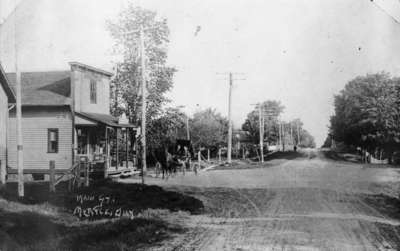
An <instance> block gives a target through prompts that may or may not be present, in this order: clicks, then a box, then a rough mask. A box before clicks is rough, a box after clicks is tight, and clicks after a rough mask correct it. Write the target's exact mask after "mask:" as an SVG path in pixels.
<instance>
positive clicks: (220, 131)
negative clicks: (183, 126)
mask: <svg viewBox="0 0 400 251" xmlns="http://www.w3.org/2000/svg"><path fill="white" fill-rule="evenodd" d="M228 126H229V122H228V120H227V118H225V117H223V116H222V115H221V114H220V113H218V112H216V110H215V109H211V108H208V109H205V110H203V111H198V112H196V113H195V114H194V115H193V119H192V120H191V121H190V134H191V139H192V143H193V146H194V147H195V148H199V147H206V148H215V147H216V146H219V145H226V140H227V135H228Z"/></svg>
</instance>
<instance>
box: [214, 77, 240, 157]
mask: <svg viewBox="0 0 400 251" xmlns="http://www.w3.org/2000/svg"><path fill="white" fill-rule="evenodd" d="M217 74H223V75H226V73H217ZM228 74H229V98H228V123H229V125H228V126H229V128H228V153H227V155H228V156H227V161H228V163H229V164H230V163H232V87H233V80H234V79H233V74H242V73H233V72H229V73H228ZM235 80H244V79H235Z"/></svg>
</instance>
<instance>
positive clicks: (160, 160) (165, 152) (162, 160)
mask: <svg viewBox="0 0 400 251" xmlns="http://www.w3.org/2000/svg"><path fill="white" fill-rule="evenodd" d="M153 154H154V158H155V160H156V168H155V171H156V176H158V175H159V174H160V173H162V178H164V177H168V176H170V175H173V174H176V173H177V172H178V171H181V172H182V173H183V174H185V172H186V171H187V170H188V169H190V163H191V159H192V156H193V148H192V145H191V142H190V140H183V139H179V140H177V141H176V143H175V144H174V145H172V146H169V147H168V146H164V147H162V148H160V149H157V150H155V151H154V153H153Z"/></svg>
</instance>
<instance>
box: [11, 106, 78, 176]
mask: <svg viewBox="0 0 400 251" xmlns="http://www.w3.org/2000/svg"><path fill="white" fill-rule="evenodd" d="M9 116H10V119H9V128H10V130H9V134H8V144H9V148H10V149H17V148H16V142H17V139H16V119H15V112H14V111H13V112H12V113H10V115H9ZM49 128H58V140H59V141H58V153H47V129H49ZM22 132H23V146H24V148H23V150H24V151H23V156H24V168H26V169H28V168H34V169H40V168H43V169H47V168H49V161H50V160H54V161H55V163H56V168H69V167H70V166H71V162H72V152H71V146H72V136H71V134H72V121H71V113H70V112H69V110H68V109H67V108H61V107H60V108H50V107H49V108H43V107H41V108H39V107H38V108H23V111H22ZM8 158H9V161H8V165H9V166H10V167H12V168H17V162H16V160H17V151H9V154H8Z"/></svg>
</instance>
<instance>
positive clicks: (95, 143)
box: [8, 62, 134, 173]
mask: <svg viewBox="0 0 400 251" xmlns="http://www.w3.org/2000/svg"><path fill="white" fill-rule="evenodd" d="M70 67H71V68H70V70H69V71H49V72H24V73H22V75H21V82H22V83H21V84H22V132H23V150H24V151H23V156H24V157H23V159H24V169H25V170H29V169H34V170H38V173H39V172H40V170H42V169H48V168H49V162H50V161H55V168H56V170H57V169H60V170H66V169H68V168H70V167H71V166H72V165H73V164H74V163H75V162H76V161H77V159H78V158H79V157H81V158H83V157H84V158H85V159H86V160H87V161H90V162H92V163H95V164H100V165H104V166H105V167H106V168H110V167H111V166H114V167H113V169H117V168H118V166H119V165H122V164H123V166H124V167H132V165H133V164H132V156H128V155H130V151H129V150H130V149H132V146H133V139H134V137H133V136H132V135H134V133H132V132H133V130H131V128H134V126H133V125H130V124H121V123H119V121H118V118H115V117H113V116H111V115H110V77H111V76H112V73H110V72H107V71H104V70H101V69H98V68H94V67H91V66H88V65H84V64H81V63H77V62H72V63H70ZM8 78H9V79H10V82H11V83H12V84H14V83H15V74H8ZM15 123H16V119H15V109H13V110H11V112H10V118H9V128H10V129H11V130H10V133H9V135H8V144H9V146H10V147H14V148H15V145H16V130H15V128H16V126H15ZM116 132H118V133H116ZM122 132H124V133H122ZM128 132H130V133H128ZM111 135H113V136H112V137H111ZM121 135H122V136H124V139H125V141H124V142H125V144H126V147H125V148H124V149H126V153H125V154H123V155H121V154H118V150H116V152H117V154H115V151H113V152H112V151H111V150H112V149H119V148H121V147H118V143H117V142H122V141H123V140H122V139H120V140H117V139H116V138H115V136H119V137H121ZM128 144H129V145H128ZM112 155H114V157H113V156H112ZM120 156H125V159H124V163H122V161H121V160H118V158H119V157H120ZM8 159H9V160H8V166H9V167H10V169H9V173H13V171H14V170H15V169H16V159H17V156H16V152H10V153H9V155H8ZM112 160H114V161H112ZM129 160H130V161H129ZM30 173H31V172H30Z"/></svg>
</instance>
